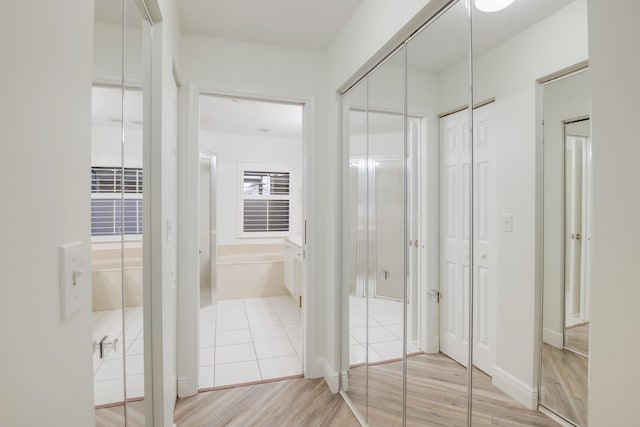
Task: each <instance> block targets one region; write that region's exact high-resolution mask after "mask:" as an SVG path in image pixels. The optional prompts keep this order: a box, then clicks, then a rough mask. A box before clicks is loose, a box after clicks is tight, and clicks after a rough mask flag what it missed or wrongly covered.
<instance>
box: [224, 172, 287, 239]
mask: <svg viewBox="0 0 640 427" xmlns="http://www.w3.org/2000/svg"><path fill="white" fill-rule="evenodd" d="M247 171H257V172H268V173H288V174H289V194H287V195H286V196H285V195H268V196H264V195H263V196H255V195H254V196H252V195H245V194H244V174H245V172H247ZM237 183H238V187H237V193H236V194H238V214H237V218H236V220H237V222H238V227H237V228H238V230H237V231H238V233H237V235H238V238H239V239H274V238H282V237H289V235H290V233H291V206H292V195H293V188H294V185H293V184H294V176H293V168H292V167H291V165H289V164H286V163H248V162H238V180H237ZM245 200H287V201H288V202H289V221H288V227H287V228H288V229H287V231H244V201H245Z"/></svg>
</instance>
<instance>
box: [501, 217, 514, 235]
mask: <svg viewBox="0 0 640 427" xmlns="http://www.w3.org/2000/svg"><path fill="white" fill-rule="evenodd" d="M502 229H503V230H504V231H507V232H509V233H511V232H512V231H513V214H510V213H506V214H504V215H503V216H502Z"/></svg>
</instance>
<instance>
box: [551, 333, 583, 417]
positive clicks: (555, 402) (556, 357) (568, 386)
mask: <svg viewBox="0 0 640 427" xmlns="http://www.w3.org/2000/svg"><path fill="white" fill-rule="evenodd" d="M587 366H588V359H587V358H586V357H584V356H581V355H579V354H577V353H574V352H573V351H569V350H560V349H558V348H555V347H553V346H550V345H549V344H545V345H544V347H543V349H542V392H541V394H540V395H541V403H542V404H543V405H544V406H546V407H548V408H549V409H551V410H553V411H554V412H557V413H558V414H560V415H562V416H563V417H564V418H567V419H569V420H570V421H573V422H574V423H576V424H578V425H579V426H582V427H586V426H587V398H588V395H587V393H588V390H587Z"/></svg>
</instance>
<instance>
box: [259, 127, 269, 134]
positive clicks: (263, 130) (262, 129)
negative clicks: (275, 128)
mask: <svg viewBox="0 0 640 427" xmlns="http://www.w3.org/2000/svg"><path fill="white" fill-rule="evenodd" d="M258 132H262V133H267V132H269V129H267V128H258Z"/></svg>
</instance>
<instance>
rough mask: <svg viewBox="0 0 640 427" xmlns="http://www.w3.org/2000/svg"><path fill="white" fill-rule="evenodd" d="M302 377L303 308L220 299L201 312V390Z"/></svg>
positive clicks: (284, 301) (287, 302) (273, 300)
mask: <svg viewBox="0 0 640 427" xmlns="http://www.w3.org/2000/svg"><path fill="white" fill-rule="evenodd" d="M301 373H302V310H301V309H300V308H299V307H298V305H297V304H296V303H295V302H294V301H293V299H292V298H291V297H289V296H281V297H269V298H247V299H234V300H222V301H218V303H217V304H216V305H215V306H210V307H205V308H202V309H201V310H200V376H199V388H200V389H203V388H211V387H222V386H227V385H233V384H241V383H247V382H253V381H261V380H268V379H273V378H281V377H287V376H291V375H299V374H301Z"/></svg>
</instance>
